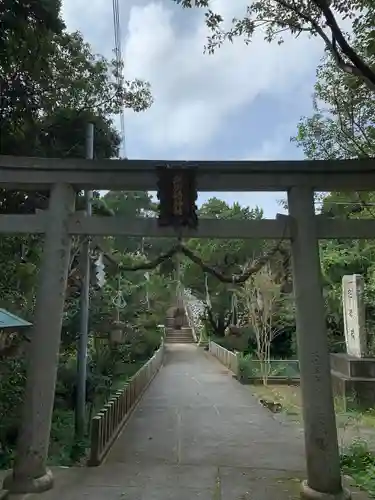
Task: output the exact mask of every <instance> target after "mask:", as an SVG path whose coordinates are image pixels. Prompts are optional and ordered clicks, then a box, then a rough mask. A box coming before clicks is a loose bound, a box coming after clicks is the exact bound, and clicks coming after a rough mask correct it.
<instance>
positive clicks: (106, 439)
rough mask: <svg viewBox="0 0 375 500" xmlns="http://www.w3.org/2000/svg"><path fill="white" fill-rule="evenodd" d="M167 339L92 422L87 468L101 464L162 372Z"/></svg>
mask: <svg viewBox="0 0 375 500" xmlns="http://www.w3.org/2000/svg"><path fill="white" fill-rule="evenodd" d="M164 350H165V347H164V339H163V340H162V343H161V345H160V347H159V349H158V350H157V351H156V352H155V353H154V355H153V356H152V358H150V359H149V360H148V361H147V362H146V363H145V364H144V365H143V366H142V368H140V369H139V370H138V371H137V373H136V374H135V375H133V376H132V377H131V379H130V380H129V382H128V383H126V384H125V386H124V387H123V388H122V389H120V390H119V391H117V392H116V393H115V394H114V395H113V396H112V397H111V398H110V399H109V401H108V402H107V403H106V404H105V405H104V406H103V408H102V409H101V410H100V411H99V413H97V414H96V415H95V417H93V419H92V420H91V447H90V457H89V459H88V465H89V466H92V467H95V466H97V465H100V464H101V462H102V461H103V459H104V458H105V456H106V455H107V453H108V452H109V450H110V449H111V446H112V445H113V443H114V442H115V440H116V438H117V436H118V435H119V433H120V432H121V430H122V428H123V426H124V425H125V422H126V421H127V419H128V418H129V416H130V414H131V413H132V411H133V410H134V408H135V407H136V406H137V404H138V402H139V400H140V399H141V397H142V396H143V393H144V392H145V390H146V389H147V387H148V386H149V384H150V383H151V381H152V380H153V378H154V377H155V375H156V374H157V372H158V371H159V369H160V367H161V366H162V364H163V359H164Z"/></svg>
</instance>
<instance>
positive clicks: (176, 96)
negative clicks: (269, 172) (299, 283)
mask: <svg viewBox="0 0 375 500" xmlns="http://www.w3.org/2000/svg"><path fill="white" fill-rule="evenodd" d="M212 3H213V7H214V9H216V10H217V11H218V12H221V13H223V15H224V16H225V18H228V19H231V18H232V17H235V16H240V15H241V14H243V13H244V11H245V10H244V9H245V7H246V3H247V1H246V0H235V1H233V0H213V2H212ZM120 4H121V5H120V8H121V28H122V46H123V56H124V61H125V76H126V78H129V79H132V78H142V79H146V80H148V81H150V83H151V86H152V90H153V94H154V98H155V103H154V105H153V106H152V108H151V109H150V110H149V111H147V112H145V113H142V114H138V115H137V114H135V113H133V112H130V111H129V112H127V113H126V154H127V156H128V157H129V158H154V159H163V160H164V159H165V160H168V159H169V160H173V159H178V160H180V159H181V160H182V159H184V160H197V159H200V160H205V159H210V160H215V159H221V160H241V159H248V160H251V159H253V160H262V159H263V160H288V159H290V160H293V159H299V158H301V157H302V156H301V152H300V151H299V150H298V149H297V148H296V147H295V145H294V144H291V143H290V137H291V136H292V135H294V133H295V131H296V126H297V123H298V121H299V119H300V117H301V116H303V115H309V114H310V113H311V112H312V99H311V96H312V91H313V84H314V81H315V71H316V67H317V65H318V63H319V60H320V58H321V56H322V55H323V46H322V43H321V42H320V40H318V39H314V40H311V39H309V38H308V37H307V36H306V37H302V36H301V37H300V38H299V39H298V40H293V39H292V38H288V37H287V38H286V40H285V43H284V44H283V45H281V46H278V45H277V44H268V43H267V42H265V41H264V40H263V37H262V34H259V36H258V37H256V38H255V40H254V41H253V42H252V44H251V45H250V46H246V45H245V44H244V43H243V42H242V41H240V40H239V41H238V42H236V43H234V44H226V45H224V46H223V47H222V48H221V49H219V50H218V52H217V53H216V54H215V55H213V56H208V55H204V54H203V46H204V43H205V39H206V36H207V31H206V28H205V26H204V22H203V13H202V12H200V11H196V10H190V11H185V10H182V9H181V8H180V7H178V6H176V5H175V4H174V3H173V2H172V0H162V1H161V0H160V1H149V0H128V1H127V2H126V3H125V2H120ZM63 13H64V18H65V21H66V23H67V26H68V28H69V29H70V30H76V29H78V30H80V31H81V32H82V33H83V35H84V38H85V40H86V41H88V42H89V43H90V44H91V45H92V46H93V49H94V50H95V51H96V52H98V53H101V54H103V55H106V56H111V50H112V48H113V45H114V42H113V21H112V2H109V1H108V0H90V8H88V2H87V0H64V1H63ZM211 196H217V197H219V198H221V199H224V200H226V201H227V202H229V203H233V202H234V201H239V202H240V203H241V204H243V205H248V206H251V207H254V206H255V205H258V206H260V207H262V208H263V210H264V213H265V216H266V217H274V216H275V214H276V212H281V211H282V209H281V208H280V206H279V205H278V203H277V200H279V199H280V198H282V197H283V196H284V195H283V193H202V194H201V195H200V197H199V201H200V202H204V201H206V200H207V199H208V198H209V197H211Z"/></svg>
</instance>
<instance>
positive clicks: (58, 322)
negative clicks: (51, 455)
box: [4, 184, 75, 493]
mask: <svg viewBox="0 0 375 500" xmlns="http://www.w3.org/2000/svg"><path fill="white" fill-rule="evenodd" d="M74 201H75V193H74V191H73V189H72V187H71V186H69V185H67V184H56V185H54V186H52V189H51V195H50V201H49V210H48V212H46V217H47V224H46V233H45V239H44V247H43V260H42V265H41V269H40V275H39V286H38V290H37V301H36V307H35V315H34V326H33V329H32V332H31V343H30V346H29V350H28V352H27V358H28V359H27V363H28V366H27V381H26V390H25V398H24V407H23V415H22V423H21V428H20V432H19V437H18V443H17V454H16V459H15V463H14V468H13V472H12V473H11V474H10V475H9V476H8V477H6V478H5V480H4V489H6V490H9V491H10V492H11V493H35V492H42V491H46V490H48V489H50V488H52V486H53V477H52V474H51V472H50V471H49V470H48V469H47V465H46V462H47V457H48V448H49V440H50V432H51V420H52V412H53V404H54V398H55V385H56V375H57V367H58V359H59V348H60V338H61V326H62V317H63V309H64V300H65V290H66V283H67V276H68V267H69V259H70V245H71V237H70V235H69V230H68V229H69V228H68V223H69V216H70V215H71V213H72V212H73V211H74Z"/></svg>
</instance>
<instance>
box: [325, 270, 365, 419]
mask: <svg viewBox="0 0 375 500" xmlns="http://www.w3.org/2000/svg"><path fill="white" fill-rule="evenodd" d="M363 292H364V281H363V277H362V276H361V275H360V274H353V275H348V276H343V278H342V298H343V314H344V333H345V343H346V353H335V354H332V355H331V372H332V382H333V391H334V394H335V395H336V396H339V397H341V398H343V400H344V402H345V405H346V407H347V408H353V407H354V408H355V407H357V408H358V407H359V408H362V409H367V408H371V407H373V406H374V403H375V358H370V357H368V356H367V332H366V324H365V304H364V298H363Z"/></svg>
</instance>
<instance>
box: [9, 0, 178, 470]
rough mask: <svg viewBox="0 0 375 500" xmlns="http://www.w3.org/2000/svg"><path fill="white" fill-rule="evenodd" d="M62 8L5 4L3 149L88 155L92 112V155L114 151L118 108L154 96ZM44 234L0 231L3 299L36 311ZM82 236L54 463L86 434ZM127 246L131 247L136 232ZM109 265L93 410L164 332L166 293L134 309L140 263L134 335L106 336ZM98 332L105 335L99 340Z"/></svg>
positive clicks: (12, 383)
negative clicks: (79, 389) (77, 421)
mask: <svg viewBox="0 0 375 500" xmlns="http://www.w3.org/2000/svg"><path fill="white" fill-rule="evenodd" d="M60 8H61V2H60V1H59V0H44V1H43V2H40V1H36V0H32V1H26V0H16V1H13V0H11V1H9V0H5V1H3V2H2V4H1V12H0V25H1V28H2V29H1V33H0V44H1V48H2V50H1V53H0V69H1V71H0V74H1V76H0V86H1V104H2V106H1V110H0V129H1V130H0V149H1V153H2V154H9V155H13V154H14V155H25V156H40V157H47V158H48V157H65V158H66V157H72V158H83V157H84V156H85V131H86V127H87V123H88V122H91V123H93V124H94V130H95V139H94V155H95V157H96V158H112V157H117V156H118V149H119V143H120V137H119V134H118V132H117V131H116V129H115V128H114V126H113V122H112V117H113V115H115V114H117V113H119V111H120V110H121V109H122V108H123V107H124V106H125V107H128V108H131V109H133V110H134V111H136V112H139V111H143V110H145V109H147V108H148V107H149V106H150V105H151V104H152V96H151V92H150V87H149V85H148V83H146V82H143V81H140V80H135V81H125V80H123V79H121V78H118V75H119V73H120V72H121V69H122V68H121V66H119V64H118V63H117V62H116V61H115V59H113V60H108V59H106V58H104V57H102V56H100V55H97V54H94V53H93V52H92V49H91V47H90V45H88V44H87V43H86V42H85V41H84V39H83V37H82V35H81V34H80V33H69V32H68V31H66V29H65V26H64V23H63V21H62V19H61V15H60ZM30 54H32V57H30ZM48 195H49V194H48V192H38V193H32V192H31V193H30V192H28V193H25V192H21V191H5V190H0V213H10V214H12V213H19V214H22V213H35V210H36V209H42V210H44V209H46V208H47V206H48ZM81 200H82V197H81V196H80V195H79V194H78V195H77V203H76V206H77V209H82V203H81ZM126 202H128V200H126ZM128 205H130V208H128V207H127V206H126V203H125V206H126V210H127V212H128V213H133V214H135V213H136V210H135V208H134V207H133V206H132V205H131V203H130V201H129V202H128ZM139 207H141V209H142V210H148V209H149V208H150V207H149V206H148V205H147V204H146V203H145V200H142V201H141V203H140V204H139ZM93 211H94V213H95V214H96V213H104V214H105V215H110V214H111V212H110V211H109V209H108V207H107V206H106V204H105V200H104V201H103V200H101V199H100V198H99V194H98V193H95V202H94V206H93ZM42 240H43V239H42V238H41V237H40V236H15V237H13V236H12V237H4V238H2V239H1V243H0V265H1V270H2V272H1V277H0V296H1V303H0V306H1V307H5V308H7V309H9V310H10V311H12V312H14V313H16V314H19V315H20V316H22V317H25V318H26V319H29V320H31V321H32V319H33V312H34V305H35V292H36V285H37V277H38V271H39V268H40V258H41V254H42V243H43V241H42ZM109 242H111V240H109ZM112 243H113V246H111V244H110V245H109V251H114V250H115V249H116V246H117V247H119V245H116V244H115V243H116V242H114V240H112ZM80 245H81V240H80V239H78V238H73V250H72V257H73V258H72V262H71V267H70V269H69V277H68V285H69V286H68V290H67V294H66V304H65V313H64V319H63V329H62V343H61V350H60V359H59V370H58V382H57V387H56V398H55V409H54V416H53V423H52V434H51V446H50V455H51V456H50V460H51V462H52V463H53V464H58V463H60V464H65V465H68V464H70V463H71V462H72V460H73V461H74V460H76V459H77V458H78V457H79V455H80V454H81V453H82V452H84V449H85V446H86V444H87V443H84V442H83V443H77V442H74V408H75V400H76V394H75V392H76V346H77V338H78V335H79V296H80V271H79V266H78V259H77V257H78V255H79V252H80ZM124 248H125V249H127V248H131V245H130V244H129V241H128V242H127V244H126V245H125V247H124ZM123 258H127V257H126V256H123ZM129 258H130V259H131V258H132V257H131V256H130V257H129ZM111 273H112V274H111ZM109 275H110V276H109V280H108V281H109V283H108V286H107V287H106V288H105V289H104V290H101V291H99V290H97V289H95V287H91V289H90V295H91V299H92V300H91V318H90V320H91V325H90V327H91V328H90V330H91V331H90V349H89V360H90V362H89V370H88V382H87V404H88V417H89V416H90V412H91V413H92V412H93V411H94V410H95V406H96V405H101V404H103V402H104V401H105V399H106V398H108V397H109V395H110V393H111V391H112V390H113V387H114V386H115V385H116V384H117V383H119V382H120V381H126V380H127V378H128V377H129V376H131V375H133V373H134V372H135V371H136V370H137V369H138V368H139V366H140V365H141V364H142V363H143V362H144V361H145V360H147V359H148V357H149V356H150V355H152V353H153V352H154V350H155V348H157V347H158V346H159V344H160V332H159V331H158V330H157V328H155V324H158V323H159V322H160V321H161V319H160V317H161V310H162V308H163V303H162V304H161V305H159V304H158V306H157V307H155V309H156V310H157V311H158V313H155V315H154V314H151V315H150V314H149V315H147V307H146V306H144V305H143V306H142V307H141V308H140V309H141V311H138V313H139V314H138V316H137V318H134V316H135V311H136V310H137V309H139V308H137V304H138V302H140V301H142V300H143V299H144V296H145V284H144V282H145V279H144V277H143V275H141V274H140V273H138V274H135V275H132V276H127V279H128V281H129V283H130V285H129V286H128V284H126V286H125V284H122V285H121V286H123V287H124V288H126V292H128V293H129V297H128V298H127V301H128V302H129V306H128V308H127V309H126V312H124V319H125V320H126V322H127V326H128V330H129V332H131V335H128V336H127V338H126V344H124V345H121V346H119V347H118V348H117V349H114V347H113V346H112V345H111V344H110V343H109V342H108V336H109V328H108V326H111V325H112V322H113V320H114V319H115V317H116V314H115V311H114V306H113V302H112V299H113V297H114V294H115V291H116V285H117V280H116V276H115V275H116V271H114V272H113V270H111V271H110V272H109ZM148 286H149V287H150V292H149V295H150V309H151V308H152V307H153V306H154V304H155V297H156V296H158V297H159V300H160V299H161V301H163V297H165V300H169V297H170V295H169V294H168V293H167V294H164V296H163V297H160V296H159V295H158V290H159V288H161V289H163V286H164V284H161V283H160V280H159V281H158V279H157V278H153V277H151V280H150V282H149V285H148ZM162 295H163V294H162ZM166 307H167V306H166V305H165V303H164V308H166ZM150 316H151V317H150ZM98 337H104V339H101V340H99V341H98ZM10 342H11V345H10V347H11V348H13V347H15V348H16V349H13V350H8V351H6V350H4V349H3V347H1V349H0V356H2V358H1V368H0V415H1V416H2V418H1V419H0V457H1V458H0V461H1V462H0V466H3V467H8V466H9V465H10V462H11V460H12V456H13V452H14V447H15V443H16V439H17V434H18V426H19V418H20V411H21V408H22V401H23V390H24V382H25V368H24V362H25V354H23V353H22V350H21V351H20V350H19V349H18V345H17V343H18V342H19V339H18V338H17V336H14V339H13V337H12V338H11V339H10ZM12 342H13V344H12ZM100 343H101V345H100V346H98V344H100ZM10 353H11V354H10Z"/></svg>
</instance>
